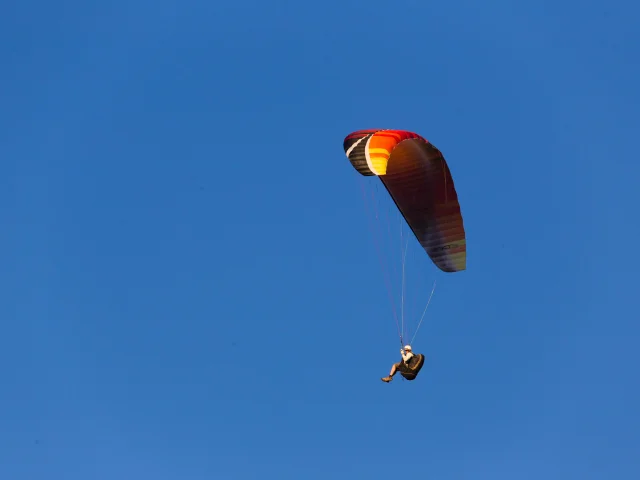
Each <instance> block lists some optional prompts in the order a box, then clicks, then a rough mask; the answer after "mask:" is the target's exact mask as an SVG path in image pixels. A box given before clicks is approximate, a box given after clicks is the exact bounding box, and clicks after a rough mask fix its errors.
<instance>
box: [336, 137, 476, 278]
mask: <svg viewBox="0 0 640 480" xmlns="http://www.w3.org/2000/svg"><path fill="white" fill-rule="evenodd" d="M343 147H344V151H345V153H346V155H347V158H348V159H349V161H350V162H351V164H352V165H353V167H354V168H355V169H356V170H357V171H358V172H359V173H361V174H362V175H365V176H374V175H375V176H378V177H379V179H380V181H381V182H382V183H383V185H384V186H385V188H386V189H387V191H388V192H389V195H390V196H391V198H392V199H393V201H394V202H395V204H396V206H397V208H398V210H399V211H400V212H401V214H402V216H403V217H404V219H405V221H406V222H407V224H408V225H409V227H410V228H411V230H412V232H413V234H414V235H415V237H416V238H417V240H418V242H419V243H420V245H421V246H422V247H423V249H424V250H425V251H426V252H427V254H428V255H429V257H430V258H431V260H432V261H433V263H434V264H435V265H436V266H437V267H438V268H439V269H440V270H442V271H444V272H459V271H462V270H465V269H466V259H467V245H466V238H465V230H464V224H463V220H462V213H461V211H460V204H459V203H458V195H457V193H456V189H455V186H454V184H453V178H452V176H451V172H450V171H449V167H448V165H447V163H446V161H445V159H444V157H443V155H442V153H441V152H440V150H438V149H437V148H436V147H434V146H433V145H432V144H431V143H429V142H428V141H427V140H425V139H424V138H422V137H421V136H420V135H418V134H416V133H412V132H408V131H405V130H359V131H357V132H353V133H351V134H349V135H347V137H346V138H345V139H344V142H343Z"/></svg>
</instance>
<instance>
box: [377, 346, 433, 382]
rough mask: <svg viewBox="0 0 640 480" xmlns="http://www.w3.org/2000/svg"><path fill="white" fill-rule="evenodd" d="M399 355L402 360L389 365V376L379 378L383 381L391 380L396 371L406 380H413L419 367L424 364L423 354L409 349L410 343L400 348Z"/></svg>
mask: <svg viewBox="0 0 640 480" xmlns="http://www.w3.org/2000/svg"><path fill="white" fill-rule="evenodd" d="M400 355H402V360H401V361H399V362H398V363H394V364H393V365H391V372H389V376H388V377H384V378H382V379H381V380H382V381H383V382H386V383H389V382H390V381H391V380H393V376H394V375H395V374H396V372H400V375H402V376H403V377H404V378H405V379H407V380H415V378H416V377H417V376H418V373H419V372H420V369H421V368H422V366H423V365H424V355H422V354H421V353H418V354H414V353H413V352H412V351H411V345H405V347H404V348H401V349H400Z"/></svg>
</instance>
